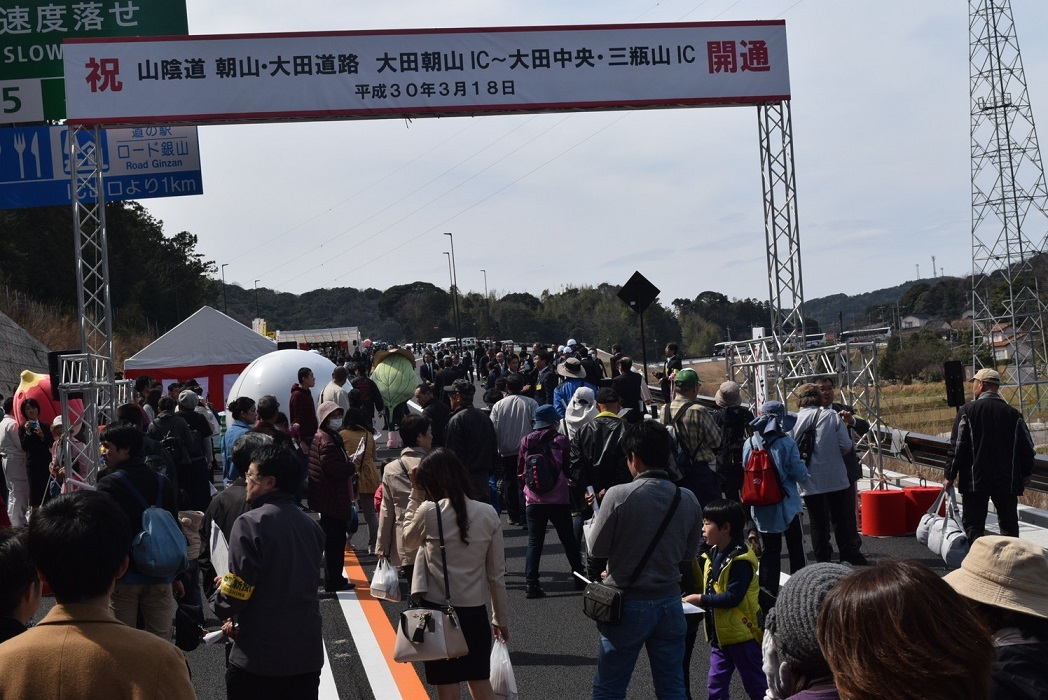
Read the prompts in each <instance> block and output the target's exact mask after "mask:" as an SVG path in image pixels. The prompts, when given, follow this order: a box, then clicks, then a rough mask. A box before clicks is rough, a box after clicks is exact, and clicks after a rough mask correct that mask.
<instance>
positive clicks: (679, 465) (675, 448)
mask: <svg viewBox="0 0 1048 700" xmlns="http://www.w3.org/2000/svg"><path fill="white" fill-rule="evenodd" d="M698 403H699V402H698V401H692V402H691V403H686V404H684V405H683V406H681V408H680V409H679V410H678V411H677V414H676V415H675V416H673V421H672V422H671V423H670V424H669V425H667V426H666V432H667V433H669V436H670V463H669V466H668V467H667V469H666V471H667V472H669V475H670V480H671V481H680V480H681V479H682V478H684V477H685V476H686V475H688V474H690V473H691V472H692V470H693V469H694V468H695V454H694V453H693V452H692V451H691V450H689V449H688V448H687V446H686V445H685V444H684V440H683V438H682V431H681V429H680V421H681V419H682V418H683V417H684V414H685V413H686V412H687V410H688V409H689V408H691V407H692V406H697V405H698ZM669 408H670V407H669V404H666V407H665V414H664V415H669V413H668V412H669ZM715 466H716V465H715V464H711V465H710V468H711V469H712V468H714V467H715Z"/></svg>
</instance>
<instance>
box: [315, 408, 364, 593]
mask: <svg viewBox="0 0 1048 700" xmlns="http://www.w3.org/2000/svg"><path fill="white" fill-rule="evenodd" d="M343 413H344V412H343V410H342V407H341V406H339V405H338V404H337V403H335V402H334V401H325V402H324V403H322V404H320V407H319V408H318V409H317V421H318V423H319V424H320V427H319V428H318V429H317V432H316V433H315V434H314V435H313V440H312V442H311V444H310V448H309V507H310V509H312V510H315V511H316V512H318V513H320V527H321V529H323V530H324V572H325V577H324V590H326V591H327V592H328V593H334V592H336V591H348V590H349V589H351V588H353V587H354V584H353V582H352V581H350V580H348V579H347V578H346V577H345V576H343V570H344V568H345V563H344V561H343V560H344V553H345V551H346V524H347V523H348V521H349V518H350V516H351V514H352V503H353V499H354V498H355V497H356V494H355V493H354V492H353V474H354V473H356V465H355V464H353V462H352V461H351V460H350V459H349V455H348V454H346V448H345V446H344V443H343V441H342V436H341V435H339V432H338V431H339V429H340V428H341V427H342V417H343Z"/></svg>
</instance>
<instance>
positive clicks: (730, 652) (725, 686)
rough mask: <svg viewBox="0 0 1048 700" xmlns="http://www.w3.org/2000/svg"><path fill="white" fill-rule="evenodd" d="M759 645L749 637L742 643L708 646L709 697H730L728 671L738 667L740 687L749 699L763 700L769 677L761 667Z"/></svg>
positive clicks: (714, 699)
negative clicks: (744, 690)
mask: <svg viewBox="0 0 1048 700" xmlns="http://www.w3.org/2000/svg"><path fill="white" fill-rule="evenodd" d="M762 662H763V659H762V657H761V646H760V644H757V642H755V641H753V640H752V639H751V640H750V641H748V642H742V643H741V644H729V645H727V646H724V647H710V676H709V679H708V680H707V683H706V685H707V690H708V691H709V700H729V698H730V697H731V693H730V686H731V674H732V673H734V672H735V669H739V678H741V679H742V687H743V688H745V689H746V694H747V695H749V696H750V698H751V700H762V699H763V698H764V691H766V690H767V689H768V679H767V678H765V677H764V670H763V669H762V668H761V664H762Z"/></svg>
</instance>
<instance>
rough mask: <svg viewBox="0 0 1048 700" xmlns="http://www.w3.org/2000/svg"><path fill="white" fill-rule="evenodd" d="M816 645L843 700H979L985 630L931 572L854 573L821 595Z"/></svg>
mask: <svg viewBox="0 0 1048 700" xmlns="http://www.w3.org/2000/svg"><path fill="white" fill-rule="evenodd" d="M818 638H819V646H820V647H821V648H822V652H823V654H824V655H825V657H826V661H827V662H829V666H830V670H831V671H832V672H833V678H834V681H835V682H836V684H837V689H838V691H839V692H840V696H841V697H842V698H847V700H880V699H881V698H893V699H894V700H984V699H985V698H987V697H988V693H989V687H990V666H991V664H992V663H993V659H994V651H993V645H992V644H991V642H990V632H989V630H988V629H987V628H986V626H985V625H984V624H983V623H982V621H980V620H979V619H978V617H976V616H975V614H974V613H973V612H972V610H971V609H970V607H969V606H968V604H967V603H965V601H964V599H963V598H962V597H961V596H960V595H958V594H957V593H956V592H955V591H954V590H953V588H951V587H950V585H949V584H947V583H946V582H945V581H943V580H942V579H941V578H939V576H938V575H936V574H935V573H934V572H933V571H932V570H931V569H929V568H928V567H926V566H924V565H923V564H919V563H918V562H915V561H892V562H886V563H884V564H881V565H879V566H875V567H872V568H861V569H856V570H855V571H853V572H852V573H851V574H849V575H848V576H845V577H844V578H843V579H841V580H840V581H839V582H838V583H837V585H836V586H834V587H833V588H832V589H831V590H830V592H829V593H828V594H827V595H826V600H825V601H824V603H823V606H822V611H821V612H820V613H819V622H818Z"/></svg>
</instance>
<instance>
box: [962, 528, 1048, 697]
mask: <svg viewBox="0 0 1048 700" xmlns="http://www.w3.org/2000/svg"><path fill="white" fill-rule="evenodd" d="M944 580H945V581H946V583H948V584H950V586H951V587H953V590H955V591H957V592H958V593H960V594H961V596H963V597H964V598H966V599H967V600H968V601H969V602H971V604H972V606H973V607H974V608H975V613H976V615H978V617H980V618H982V620H983V622H984V623H986V626H987V627H988V628H989V629H990V631H991V632H992V633H993V646H994V649H995V650H996V659H995V660H994V662H993V666H992V668H991V680H990V700H1037V699H1040V698H1044V697H1048V663H1046V659H1048V559H1046V558H1045V555H1044V550H1042V549H1041V547H1040V546H1039V545H1036V544H1034V543H1033V542H1029V541H1027V540H1021V539H1018V538H1016V537H1007V536H997V535H992V536H991V535H987V536H983V537H980V538H979V539H977V540H975V542H973V543H972V548H971V551H969V552H968V554H967V556H965V557H964V561H963V562H961V568H959V569H957V570H956V571H951V572H950V573H948V574H946V576H945V578H944Z"/></svg>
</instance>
